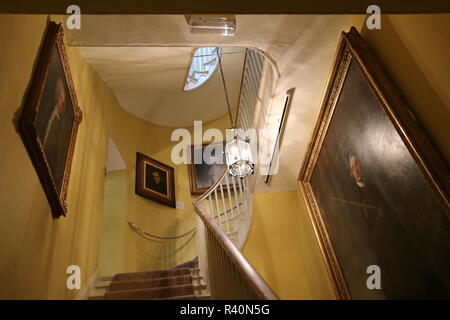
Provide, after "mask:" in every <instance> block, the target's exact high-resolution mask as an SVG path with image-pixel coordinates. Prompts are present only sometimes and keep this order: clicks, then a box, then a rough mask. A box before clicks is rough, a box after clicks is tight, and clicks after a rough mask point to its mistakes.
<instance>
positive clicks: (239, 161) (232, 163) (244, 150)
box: [225, 135, 254, 178]
mask: <svg viewBox="0 0 450 320" xmlns="http://www.w3.org/2000/svg"><path fill="white" fill-rule="evenodd" d="M225 156H226V159H227V165H228V170H229V173H230V174H231V175H232V176H235V177H241V178H242V177H246V176H248V175H251V174H253V171H254V161H253V156H252V152H251V148H250V142H249V141H248V140H244V139H242V138H240V137H238V136H236V135H235V136H234V137H233V139H232V140H231V141H229V142H228V143H227V144H226V146H225Z"/></svg>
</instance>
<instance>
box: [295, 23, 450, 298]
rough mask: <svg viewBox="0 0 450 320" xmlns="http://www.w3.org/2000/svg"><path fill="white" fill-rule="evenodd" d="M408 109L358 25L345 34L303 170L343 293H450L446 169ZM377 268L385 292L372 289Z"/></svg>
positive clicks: (303, 184) (378, 295) (426, 295)
mask: <svg viewBox="0 0 450 320" xmlns="http://www.w3.org/2000/svg"><path fill="white" fill-rule="evenodd" d="M405 110H406V107H405V106H404V105H403V104H402V103H401V101H400V99H399V98H398V95H397V94H396V92H395V89H393V87H392V86H391V85H390V84H389V82H388V80H387V78H386V77H385V75H384V73H383V72H382V70H381V68H380V67H379V65H378V64H377V63H376V61H375V60H374V58H373V56H372V55H371V54H370V52H369V51H368V50H367V48H366V47H365V45H364V43H362V40H361V38H360V36H359V34H358V33H357V32H356V30H354V29H352V31H351V32H350V33H348V34H344V35H343V38H342V39H341V43H340V46H339V50H338V55H337V58H336V61H335V66H334V70H333V75H332V77H331V80H330V83H329V85H328V89H327V94H326V98H325V101H324V104H323V107H322V110H321V113H320V117H319V122H318V124H317V126H316V130H315V132H314V135H313V142H312V144H311V145H310V148H309V151H308V154H307V158H306V160H305V163H304V166H303V169H302V172H301V173H300V185H301V187H302V190H303V193H304V195H305V199H306V200H307V203H308V206H309V210H310V214H311V217H312V219H313V222H314V226H315V228H316V230H317V234H318V235H319V240H320V242H321V246H322V250H323V253H324V256H325V258H326V261H327V265H328V267H329V270H330V274H331V276H332V279H333V281H334V284H335V288H336V289H337V294H338V297H339V298H353V299H434V298H447V299H448V298H450V220H449V206H448V174H449V173H448V168H446V163H445V161H443V160H442V159H441V158H440V157H439V155H438V154H437V153H436V152H435V151H434V150H433V148H432V147H431V144H429V143H428V142H427V140H426V139H425V136H424V135H423V133H421V131H420V129H419V127H418V125H417V124H416V123H415V121H414V120H413V119H412V118H411V117H410V116H409V114H408V112H405ZM419 142H420V143H419ZM371 265H376V266H379V268H380V275H381V289H377V288H372V289H369V287H368V286H367V279H368V277H369V276H370V274H368V271H367V268H368V267H369V266H371Z"/></svg>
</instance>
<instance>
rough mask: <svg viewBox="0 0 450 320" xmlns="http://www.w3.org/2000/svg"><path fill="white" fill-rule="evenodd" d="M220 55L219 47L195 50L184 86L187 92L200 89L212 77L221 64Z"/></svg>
mask: <svg viewBox="0 0 450 320" xmlns="http://www.w3.org/2000/svg"><path fill="white" fill-rule="evenodd" d="M219 54H220V48H218V47H203V48H198V49H197V50H195V52H194V55H193V57H192V62H191V67H190V68H189V72H188V74H187V77H186V82H185V84H184V90H185V91H189V90H192V89H195V88H198V87H200V86H201V85H202V84H204V83H205V82H206V80H208V79H209V78H210V77H211V75H212V74H213V73H214V71H215V70H216V69H217V65H218V64H219V56H218V55H219Z"/></svg>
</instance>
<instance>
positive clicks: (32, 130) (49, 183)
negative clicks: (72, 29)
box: [19, 22, 82, 218]
mask: <svg viewBox="0 0 450 320" xmlns="http://www.w3.org/2000/svg"><path fill="white" fill-rule="evenodd" d="M63 37H64V34H63V29H62V26H61V24H56V23H55V22H50V23H49V24H48V26H47V31H46V33H45V38H44V41H43V44H42V48H41V51H40V54H39V58H38V61H37V64H36V69H35V71H34V74H33V77H32V80H31V84H30V88H29V90H28V93H27V95H26V99H25V105H24V109H23V112H22V115H21V119H20V123H19V127H20V133H21V135H22V138H23V141H24V144H25V146H26V148H27V150H28V153H29V155H30V158H31V160H32V162H33V164H34V166H35V168H36V171H37V174H38V176H39V179H40V181H41V184H42V186H43V188H44V191H45V194H46V196H47V199H48V202H49V204H50V208H51V211H52V214H53V216H54V217H55V218H58V217H60V216H61V215H62V216H65V215H66V214H67V204H66V197H67V190H68V186H69V178H70V172H71V167H72V159H73V154H74V150H75V142H76V137H77V133H78V126H79V124H80V122H81V120H82V112H81V109H80V107H79V106H78V102H77V97H76V93H75V87H74V84H73V81H72V76H71V72H70V68H69V62H68V59H67V54H66V49H65V46H64V39H63Z"/></svg>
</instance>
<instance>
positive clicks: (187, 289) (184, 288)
mask: <svg viewBox="0 0 450 320" xmlns="http://www.w3.org/2000/svg"><path fill="white" fill-rule="evenodd" d="M187 295H195V290H194V286H193V285H192V284H187V285H179V286H171V287H162V288H150V289H135V290H117V291H107V292H106V293H105V299H106V300H149V299H160V298H170V297H175V296H187Z"/></svg>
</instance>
